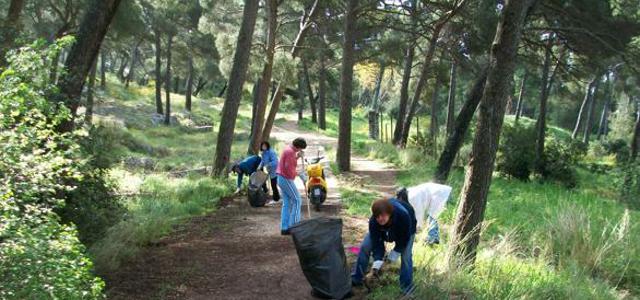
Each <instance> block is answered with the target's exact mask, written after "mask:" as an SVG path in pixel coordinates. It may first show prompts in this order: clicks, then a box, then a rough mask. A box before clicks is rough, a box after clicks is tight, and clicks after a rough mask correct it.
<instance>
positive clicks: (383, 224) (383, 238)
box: [351, 198, 417, 295]
mask: <svg viewBox="0 0 640 300" xmlns="http://www.w3.org/2000/svg"><path fill="white" fill-rule="evenodd" d="M371 212H372V216H371V218H370V219H369V233H368V234H367V235H366V236H365V237H364V240H363V241H362V244H361V245H360V253H359V254H358V260H357V262H356V265H355V266H354V267H353V271H352V273H351V282H352V284H353V285H354V286H361V285H362V284H363V281H364V276H365V273H366V271H367V269H368V267H369V257H370V256H371V255H373V266H372V268H371V272H372V273H373V276H378V274H379V273H380V269H381V268H382V265H383V264H384V261H383V259H384V255H385V247H384V243H385V242H395V247H394V248H393V250H392V251H391V252H389V254H388V255H387V260H388V261H390V262H392V263H394V262H397V261H398V259H401V267H400V288H401V289H402V292H403V293H404V294H406V295H408V294H411V293H412V292H413V289H414V286H413V258H412V256H413V253H412V250H413V240H414V238H415V234H416V224H417V221H416V217H415V214H413V213H412V212H413V208H411V204H409V203H407V202H404V201H399V200H397V199H395V198H391V199H383V200H377V201H375V202H374V203H373V205H372V206H371Z"/></svg>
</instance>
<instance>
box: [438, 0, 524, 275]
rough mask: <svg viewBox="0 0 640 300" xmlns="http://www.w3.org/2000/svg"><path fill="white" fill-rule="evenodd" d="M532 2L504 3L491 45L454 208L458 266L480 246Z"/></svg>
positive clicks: (469, 259) (453, 251)
mask: <svg viewBox="0 0 640 300" xmlns="http://www.w3.org/2000/svg"><path fill="white" fill-rule="evenodd" d="M535 2H536V1H535V0H507V1H506V3H505V5H504V8H503V10H502V15H501V16H500V22H499V23H498V27H497V30H496V36H495V39H494V42H493V44H492V45H491V50H490V57H489V70H488V72H487V83H486V86H485V88H484V92H483V96H482V100H481V101H480V115H479V118H478V124H477V127H476V136H475V138H474V140H473V148H472V151H471V160H470V161H469V165H468V169H467V174H466V176H465V183H464V186H463V188H462V192H461V197H460V201H459V206H458V212H457V216H456V221H455V224H454V235H453V240H452V243H451V245H453V246H452V247H451V254H452V255H451V256H450V257H452V258H453V257H456V258H459V259H461V261H458V262H460V263H462V264H465V263H471V264H472V263H473V262H474V261H475V257H476V249H477V246H478V243H479V242H480V230H479V229H480V228H479V226H481V223H482V221H483V219H484V211H485V207H486V204H487V194H488V192H489V186H490V185H491V175H492V173H493V169H494V162H495V157H496V151H497V150H498V142H499V138H500V131H501V129H502V123H503V119H504V113H505V105H506V100H507V96H508V94H509V80H510V78H511V77H512V76H513V70H514V68H515V61H516V56H517V48H518V44H519V42H520V36H521V31H522V27H523V26H524V22H525V18H526V15H527V13H528V11H529V10H530V9H531V8H532V6H533V4H534V3H535Z"/></svg>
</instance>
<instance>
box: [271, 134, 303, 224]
mask: <svg viewBox="0 0 640 300" xmlns="http://www.w3.org/2000/svg"><path fill="white" fill-rule="evenodd" d="M306 148H307V142H306V141H305V140H304V139H303V138H297V139H295V140H293V142H292V143H291V145H288V146H287V147H286V148H285V149H284V150H283V151H282V154H281V155H280V160H279V162H278V168H277V170H276V174H277V176H278V188H280V196H281V197H282V213H281V215H280V233H281V234H282V235H288V234H289V228H291V226H293V225H295V224H296V223H298V222H300V214H301V207H302V197H301V196H300V193H299V192H298V189H297V188H296V184H295V182H294V179H295V178H296V175H297V173H296V169H297V166H298V158H300V157H302V150H304V149H306Z"/></svg>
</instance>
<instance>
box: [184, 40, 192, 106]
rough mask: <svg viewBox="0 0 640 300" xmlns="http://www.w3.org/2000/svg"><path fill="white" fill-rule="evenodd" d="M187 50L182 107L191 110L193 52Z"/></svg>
mask: <svg viewBox="0 0 640 300" xmlns="http://www.w3.org/2000/svg"><path fill="white" fill-rule="evenodd" d="M188 51H189V57H188V58H187V88H186V91H185V95H184V109H185V110H186V111H188V112H191V95H192V94H193V54H192V53H191V51H190V50H188Z"/></svg>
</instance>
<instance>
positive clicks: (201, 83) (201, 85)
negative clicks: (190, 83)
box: [193, 77, 207, 97]
mask: <svg viewBox="0 0 640 300" xmlns="http://www.w3.org/2000/svg"><path fill="white" fill-rule="evenodd" d="M206 85H207V81H206V80H204V78H202V77H198V83H197V84H196V89H195V90H194V91H193V95H194V96H196V97H197V96H198V94H200V92H201V91H202V89H204V87H205V86H206Z"/></svg>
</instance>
